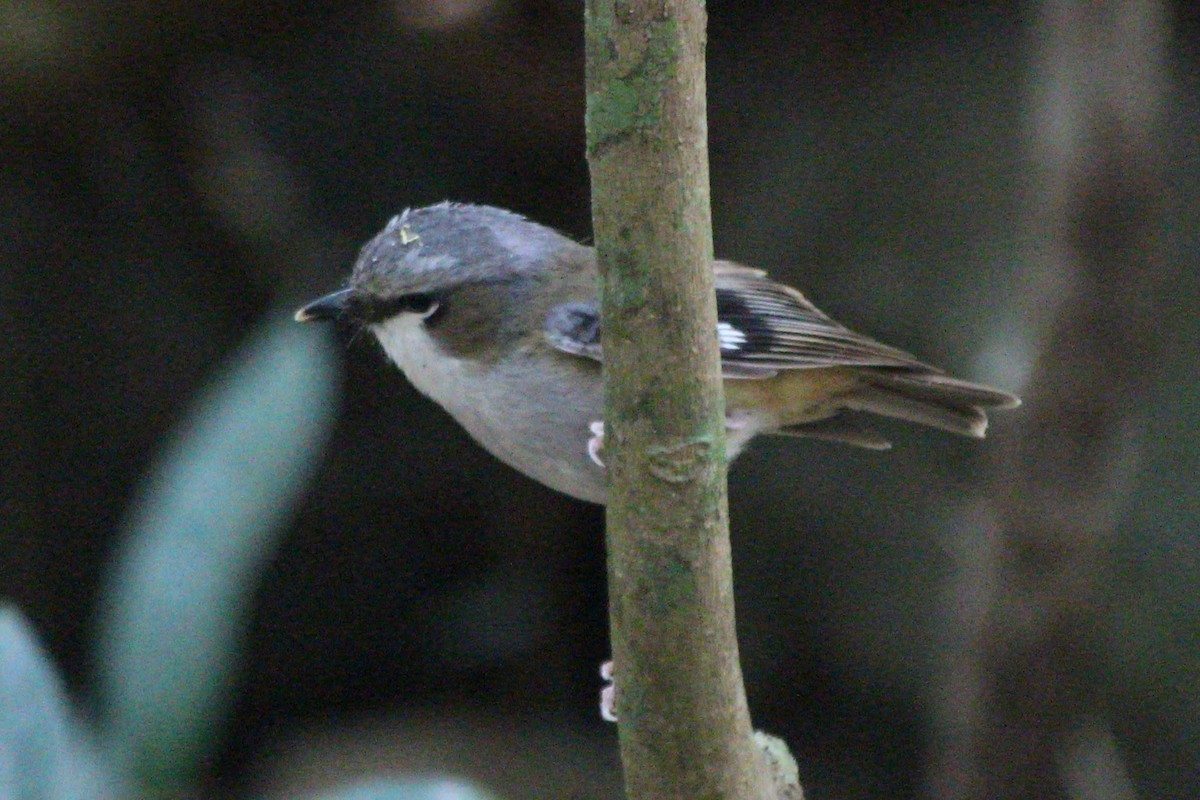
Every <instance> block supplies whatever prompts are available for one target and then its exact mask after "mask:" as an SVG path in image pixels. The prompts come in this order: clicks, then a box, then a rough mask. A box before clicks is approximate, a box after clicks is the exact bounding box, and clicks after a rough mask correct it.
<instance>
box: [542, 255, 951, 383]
mask: <svg viewBox="0 0 1200 800" xmlns="http://www.w3.org/2000/svg"><path fill="white" fill-rule="evenodd" d="M713 271H714V277H715V279H716V288H717V340H718V341H719V343H720V346H721V369H722V372H723V373H724V374H725V377H727V378H769V377H772V376H773V375H775V374H777V373H778V371H779V370H781V369H814V368H819V367H848V366H862V367H901V368H908V369H917V370H919V371H921V372H930V373H936V372H939V370H936V369H934V368H933V367H930V366H928V365H926V364H923V363H921V362H920V361H918V360H917V359H916V358H915V357H914V356H912V355H910V354H908V353H906V352H904V351H903V350H897V349H896V348H894V347H888V346H887V345H884V344H880V343H879V342H877V341H875V340H874V339H871V338H869V337H866V336H863V335H862V334H858V333H855V332H854V331H852V330H850V329H849V328H846V327H845V326H843V325H841V324H840V323H838V322H835V321H834V320H832V319H830V318H829V317H828V316H826V315H825V314H824V313H822V312H821V311H820V310H819V309H818V308H817V307H816V306H814V305H813V304H812V303H810V302H809V301H808V300H807V299H806V298H805V297H804V295H802V294H800V292H798V291H796V290H795V289H792V288H790V287H788V286H784V285H783V284H780V283H775V282H774V281H772V280H770V279H768V278H767V277H766V273H764V272H762V271H760V270H756V269H749V268H747V267H741V266H738V265H736V264H731V263H729V262H723V261H718V262H717V263H716V264H715V265H714V267H713ZM545 332H546V338H547V340H548V341H549V342H550V344H551V345H553V346H554V347H556V348H558V349H559V350H562V351H563V352H566V353H572V354H574V355H578V356H584V357H586V358H591V359H595V360H596V361H600V360H601V359H602V351H601V346H600V309H599V304H598V303H596V302H577V303H565V304H563V305H559V306H556V307H555V308H553V309H552V310H551V311H550V313H549V315H548V316H547V318H546V325H545Z"/></svg>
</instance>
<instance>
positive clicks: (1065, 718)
mask: <svg viewBox="0 0 1200 800" xmlns="http://www.w3.org/2000/svg"><path fill="white" fill-rule="evenodd" d="M1038 9H1039V11H1038V15H1037V19H1036V22H1035V26H1036V27H1035V29H1034V34H1035V40H1034V53H1035V60H1034V65H1033V70H1032V80H1033V89H1034V102H1033V103H1032V108H1031V115H1030V120H1031V125H1030V142H1029V144H1030V156H1031V158H1030V162H1031V167H1032V168H1033V176H1034V180H1033V182H1032V197H1031V202H1030V204H1029V210H1030V215H1029V232H1030V238H1031V243H1032V244H1033V246H1034V248H1035V249H1034V251H1033V253H1032V255H1033V266H1034V268H1033V270H1031V276H1030V277H1031V280H1030V281H1029V294H1028V296H1027V297H1026V298H1025V299H1026V300H1027V306H1026V307H1027V308H1029V309H1038V310H1040V311H1041V312H1042V314H1043V316H1041V317H1040V318H1037V319H1033V320H1031V323H1032V328H1033V329H1034V330H1035V331H1038V332H1039V336H1040V339H1041V340H1040V341H1038V342H1036V345H1037V346H1038V359H1037V361H1036V364H1035V367H1034V370H1033V373H1032V377H1031V381H1030V385H1029V390H1028V392H1027V393H1026V398H1025V399H1026V410H1025V412H1024V415H1023V417H1022V418H1021V419H1022V423H1021V424H1022V428H1023V429H1022V430H1020V431H1018V430H1016V429H1015V426H1013V427H1010V428H1009V429H1007V430H1005V431H1004V435H1003V438H1002V439H1001V441H1002V442H1006V443H1007V446H1006V447H1004V448H1003V449H1001V450H999V451H998V453H997V458H996V462H995V463H994V464H993V470H992V475H991V480H990V482H989V485H988V487H987V488H988V492H987V499H986V500H984V501H982V502H980V503H979V504H978V506H977V508H976V510H975V514H974V515H973V519H972V521H971V522H972V523H973V525H974V526H975V530H976V533H977V536H978V539H977V541H976V543H975V545H976V546H975V547H973V548H968V549H966V550H965V551H964V556H965V557H964V559H963V561H962V563H961V571H962V574H963V576H964V578H963V582H962V584H961V585H960V587H959V589H960V592H959V604H958V607H959V609H960V611H959V614H960V616H959V619H958V625H959V629H960V631H961V632H962V639H961V641H960V642H959V648H958V651H957V653H956V654H955V656H954V657H955V663H954V664H953V666H952V670H951V675H950V679H949V681H948V683H947V685H946V687H944V690H945V691H944V703H943V706H942V715H943V720H942V722H943V726H942V730H941V735H942V741H941V749H940V752H939V753H938V756H939V761H938V763H937V764H936V765H935V774H934V786H933V789H934V791H933V794H934V796H936V797H938V798H947V799H953V800H960V799H963V800H966V799H969V800H976V799H977V800H994V798H1005V799H1006V800H1021V799H1022V798H1029V799H1030V800H1033V798H1038V800H1045V799H1046V798H1064V799H1065V798H1071V797H1084V796H1086V797H1094V798H1121V797H1127V796H1128V793H1129V789H1128V783H1127V780H1126V779H1125V777H1124V774H1123V769H1122V766H1121V765H1120V764H1119V763H1117V762H1116V760H1115V755H1114V754H1115V752H1116V751H1115V749H1114V748H1112V747H1111V746H1106V745H1110V744H1111V743H1110V742H1107V738H1108V737H1109V736H1110V734H1109V733H1108V727H1107V724H1106V723H1105V722H1104V720H1103V716H1102V711H1101V700H1102V698H1100V697H1098V694H1099V692H1098V689H1099V687H1097V686H1096V684H1095V681H1094V677H1093V676H1094V675H1095V674H1096V670H1095V667H1096V662H1095V651H1094V643H1095V633H1096V632H1097V629H1098V627H1099V625H1100V624H1101V622H1102V620H1101V619H1100V617H1099V614H1100V609H1099V603H1098V601H1099V599H1100V598H1099V596H1098V589H1099V587H1100V584H1101V582H1102V581H1104V580H1105V579H1107V578H1108V577H1109V575H1108V550H1109V547H1110V545H1111V543H1112V538H1113V534H1114V531H1115V527H1116V522H1117V520H1116V515H1117V511H1118V508H1119V504H1120V502H1121V500H1122V499H1123V496H1124V495H1125V494H1126V493H1127V492H1128V490H1129V485H1130V481H1129V478H1130V476H1131V472H1132V470H1131V466H1132V464H1133V463H1134V461H1135V459H1136V457H1137V454H1138V445H1139V443H1138V437H1137V431H1136V429H1137V422H1138V420H1137V419H1136V418H1134V416H1133V415H1134V414H1135V413H1136V409H1138V408H1139V402H1140V399H1141V394H1142V392H1143V390H1144V389H1145V388H1146V387H1147V385H1148V384H1149V383H1150V382H1151V381H1152V380H1153V378H1154V364H1155V363H1156V359H1155V358H1154V356H1155V353H1156V351H1157V350H1158V348H1160V347H1161V337H1159V336H1158V335H1157V331H1156V320H1157V315H1156V312H1155V304H1156V302H1158V301H1159V300H1161V297H1162V290H1163V287H1164V285H1165V282H1166V281H1167V280H1168V279H1169V274H1168V269H1167V264H1166V260H1165V257H1164V254H1163V249H1162V245H1161V243H1160V230H1161V227H1162V222H1161V219H1160V216H1161V211H1162V208H1163V203H1162V195H1163V193H1164V184H1163V181H1162V177H1161V174H1160V173H1161V156H1160V153H1161V151H1162V142H1161V137H1160V136H1159V133H1160V131H1159V128H1158V122H1159V120H1158V116H1159V110H1160V108H1161V106H1162V103H1163V101H1164V99H1165V96H1166V90H1167V80H1166V77H1165V71H1164V67H1165V65H1164V52H1163V51H1164V46H1165V43H1166V38H1167V21H1166V9H1165V7H1164V5H1163V4H1162V3H1161V2H1157V1H1156V0H1107V1H1106V2H1088V1H1087V0H1045V2H1043V3H1041V4H1040V5H1039V6H1038ZM998 443H999V442H998ZM1084 752H1091V753H1097V752H1107V753H1108V754H1109V755H1108V757H1107V759H1106V763H1105V764H1103V765H1101V767H1100V775H1101V777H1100V778H1099V779H1093V782H1092V783H1091V784H1089V785H1086V786H1084V785H1082V784H1081V783H1080V782H1079V775H1080V772H1079V770H1078V769H1077V764H1076V763H1075V762H1077V761H1078V760H1079V759H1080V757H1081V755H1082V754H1083V753H1084ZM1092 774H1093V776H1094V775H1096V774H1097V773H1096V772H1093V773H1092Z"/></svg>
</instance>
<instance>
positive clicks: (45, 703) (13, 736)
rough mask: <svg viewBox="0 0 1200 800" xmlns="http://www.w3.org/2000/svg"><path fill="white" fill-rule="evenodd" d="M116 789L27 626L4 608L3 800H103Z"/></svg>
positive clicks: (0, 645) (0, 674)
mask: <svg viewBox="0 0 1200 800" xmlns="http://www.w3.org/2000/svg"><path fill="white" fill-rule="evenodd" d="M115 788H116V787H115V783H114V776H113V775H111V774H109V773H108V772H107V765H103V764H101V763H100V762H99V760H98V759H97V756H96V749H95V746H94V743H93V742H92V739H91V734H90V731H88V730H86V729H85V727H84V725H83V724H82V722H81V720H79V719H78V718H77V717H76V715H75V711H74V709H72V708H71V704H70V702H69V701H68V700H67V697H66V694H65V693H64V691H63V687H62V685H61V683H60V681H59V678H58V673H57V671H56V670H55V669H54V666H53V665H52V664H51V663H50V660H49V659H48V658H47V657H46V654H45V652H43V650H42V647H41V645H40V644H39V643H38V641H37V639H36V637H35V636H34V634H33V631H32V630H30V628H29V623H28V622H27V621H26V620H25V619H24V618H23V617H22V616H21V614H20V613H19V612H18V611H17V610H16V609H14V608H11V607H8V606H0V797H4V798H12V799H13V800H41V799H42V798H45V800H101V799H102V798H108V797H114V796H115V793H114V792H115Z"/></svg>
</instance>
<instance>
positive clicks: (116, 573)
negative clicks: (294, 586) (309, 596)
mask: <svg viewBox="0 0 1200 800" xmlns="http://www.w3.org/2000/svg"><path fill="white" fill-rule="evenodd" d="M321 333H323V332H321V331H313V330H308V329H305V328H302V327H301V326H299V325H297V324H295V322H294V321H293V320H292V319H290V317H286V316H284V315H275V318H274V319H272V321H271V322H270V323H269V324H268V325H267V326H266V327H264V328H263V329H262V330H260V331H259V332H258V333H257V334H256V335H255V336H254V337H253V338H252V339H251V340H250V342H248V343H247V345H246V347H245V348H244V350H243V353H242V354H241V356H240V357H238V358H237V360H236V362H235V363H234V364H233V367H232V369H231V370H229V371H227V372H226V373H225V374H224V375H223V376H222V377H221V378H220V379H219V381H218V382H217V383H216V384H215V385H214V386H213V388H212V390H211V391H209V392H208V393H207V394H206V395H205V396H202V397H201V398H200V400H199V401H198V402H197V404H196V407H195V409H194V410H193V411H192V415H191V418H190V420H189V421H188V424H187V425H186V426H185V427H184V428H183V429H182V430H180V431H179V432H178V434H176V436H175V438H174V441H173V442H172V443H171V444H170V445H169V446H168V448H167V449H166V451H165V452H164V453H163V455H162V456H161V457H160V459H159V461H158V463H157V464H156V466H155V467H154V468H153V469H152V472H151V475H150V477H149V479H148V480H147V481H146V483H145V486H144V489H143V490H142V493H141V496H140V497H139V498H138V499H137V500H136V501H135V504H134V508H133V511H132V513H131V518H130V521H129V523H128V524H127V525H126V526H125V530H124V531H123V532H122V540H123V541H122V544H121V548H120V550H119V551H118V553H117V555H116V561H115V563H114V567H113V569H112V571H111V574H110V576H109V578H108V582H107V585H106V589H105V592H104V595H103V597H104V604H103V607H102V613H101V617H100V620H99V624H98V627H97V640H96V648H97V667H98V689H99V698H98V699H99V701H100V704H101V720H102V724H103V727H104V731H105V735H106V737H107V738H106V744H107V746H108V747H109V749H110V750H111V752H112V754H113V756H114V757H115V758H117V759H118V760H119V761H120V763H123V764H125V765H126V766H127V767H128V768H130V769H132V770H133V771H134V773H135V774H136V775H137V776H138V777H139V778H140V779H141V780H142V781H143V782H145V783H148V784H150V785H153V786H163V787H170V786H177V785H180V784H181V783H182V782H183V781H184V779H187V778H191V777H192V775H191V774H190V773H191V771H193V770H194V769H195V768H196V766H197V765H199V764H201V763H203V761H204V760H206V759H208V758H211V757H212V754H213V747H214V743H215V740H216V736H217V733H218V731H219V725H221V724H222V723H224V722H225V721H226V718H227V716H228V713H229V709H230V705H231V701H232V693H233V691H234V689H235V688H236V686H237V675H238V672H239V671H240V663H241V658H240V653H241V650H242V647H243V644H244V643H243V636H244V633H245V628H246V624H247V620H248V615H249V613H250V609H251V601H252V599H253V597H254V591H255V588H256V587H257V585H258V578H259V575H260V574H261V572H262V569H263V566H264V564H265V563H266V562H267V560H268V559H269V558H270V557H271V556H272V554H273V553H274V552H275V549H276V546H277V543H278V540H279V537H280V536H281V534H282V533H283V532H284V531H285V530H286V527H285V526H286V523H287V522H288V518H289V517H290V515H291V514H292V513H293V511H294V509H295V507H296V504H297V502H298V501H299V499H300V495H301V493H302V492H303V490H304V489H305V487H306V486H307V485H308V480H309V478H310V476H311V475H312V474H313V472H314V470H315V468H316V466H317V465H318V464H319V463H320V454H321V450H322V448H323V446H324V445H325V443H326V442H327V441H328V438H329V432H330V430H331V427H332V421H333V419H334V416H335V413H336V409H337V404H336V402H335V391H334V390H335V378H336V374H337V369H336V362H335V361H334V358H333V355H332V352H331V349H330V342H329V340H328V338H327V337H325V336H323V335H321Z"/></svg>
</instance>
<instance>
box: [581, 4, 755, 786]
mask: <svg viewBox="0 0 1200 800" xmlns="http://www.w3.org/2000/svg"><path fill="white" fill-rule="evenodd" d="M586 15H587V62H588V71H587V94H588V103H587V127H588V132H587V141H588V162H589V165H590V167H591V174H592V213H593V223H594V228H595V236H596V245H597V249H598V250H599V255H600V267H601V278H602V280H601V282H602V293H603V301H604V307H603V330H604V359H605V391H606V396H605V403H606V407H605V417H606V418H605V423H606V430H605V433H606V441H605V456H604V457H605V462H606V464H607V467H608V473H609V505H608V557H609V568H608V569H609V591H610V616H611V624H612V639H613V659H614V667H615V672H616V679H617V686H618V689H617V708H618V713H619V715H620V722H619V726H620V739H621V758H622V762H623V764H624V768H625V776H626V784H627V791H628V794H629V796H630V797H631V798H638V800H643V799H644V798H656V800H657V799H658V798H663V799H664V800H665V799H666V798H672V799H677V800H685V799H686V800H697V799H698V798H755V800H758V798H766V797H769V796H770V791H771V790H770V788H769V787H770V784H769V779H768V776H767V774H766V771H765V768H764V765H763V761H762V759H761V758H760V757H759V754H758V752H757V750H756V749H755V746H754V743H753V741H752V738H751V729H750V720H749V714H748V712H747V709H746V698H745V693H744V690H743V688H742V676H741V667H740V665H739V662H738V649H737V640H736V637H735V631H734V613H733V591H732V577H731V568H730V548H729V533H728V520H727V509H726V495H725V429H724V410H723V402H722V394H721V383H720V369H719V352H718V347H717V339H716V335H715V331H716V305H715V295H714V292H713V277H712V272H711V269H710V262H711V259H712V234H711V220H710V216H709V214H710V211H709V187H708V149H707V127H706V120H705V78H704V37H705V32H704V26H705V14H704V8H703V3H702V2H701V1H700V0H588V3H587V11H586Z"/></svg>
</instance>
